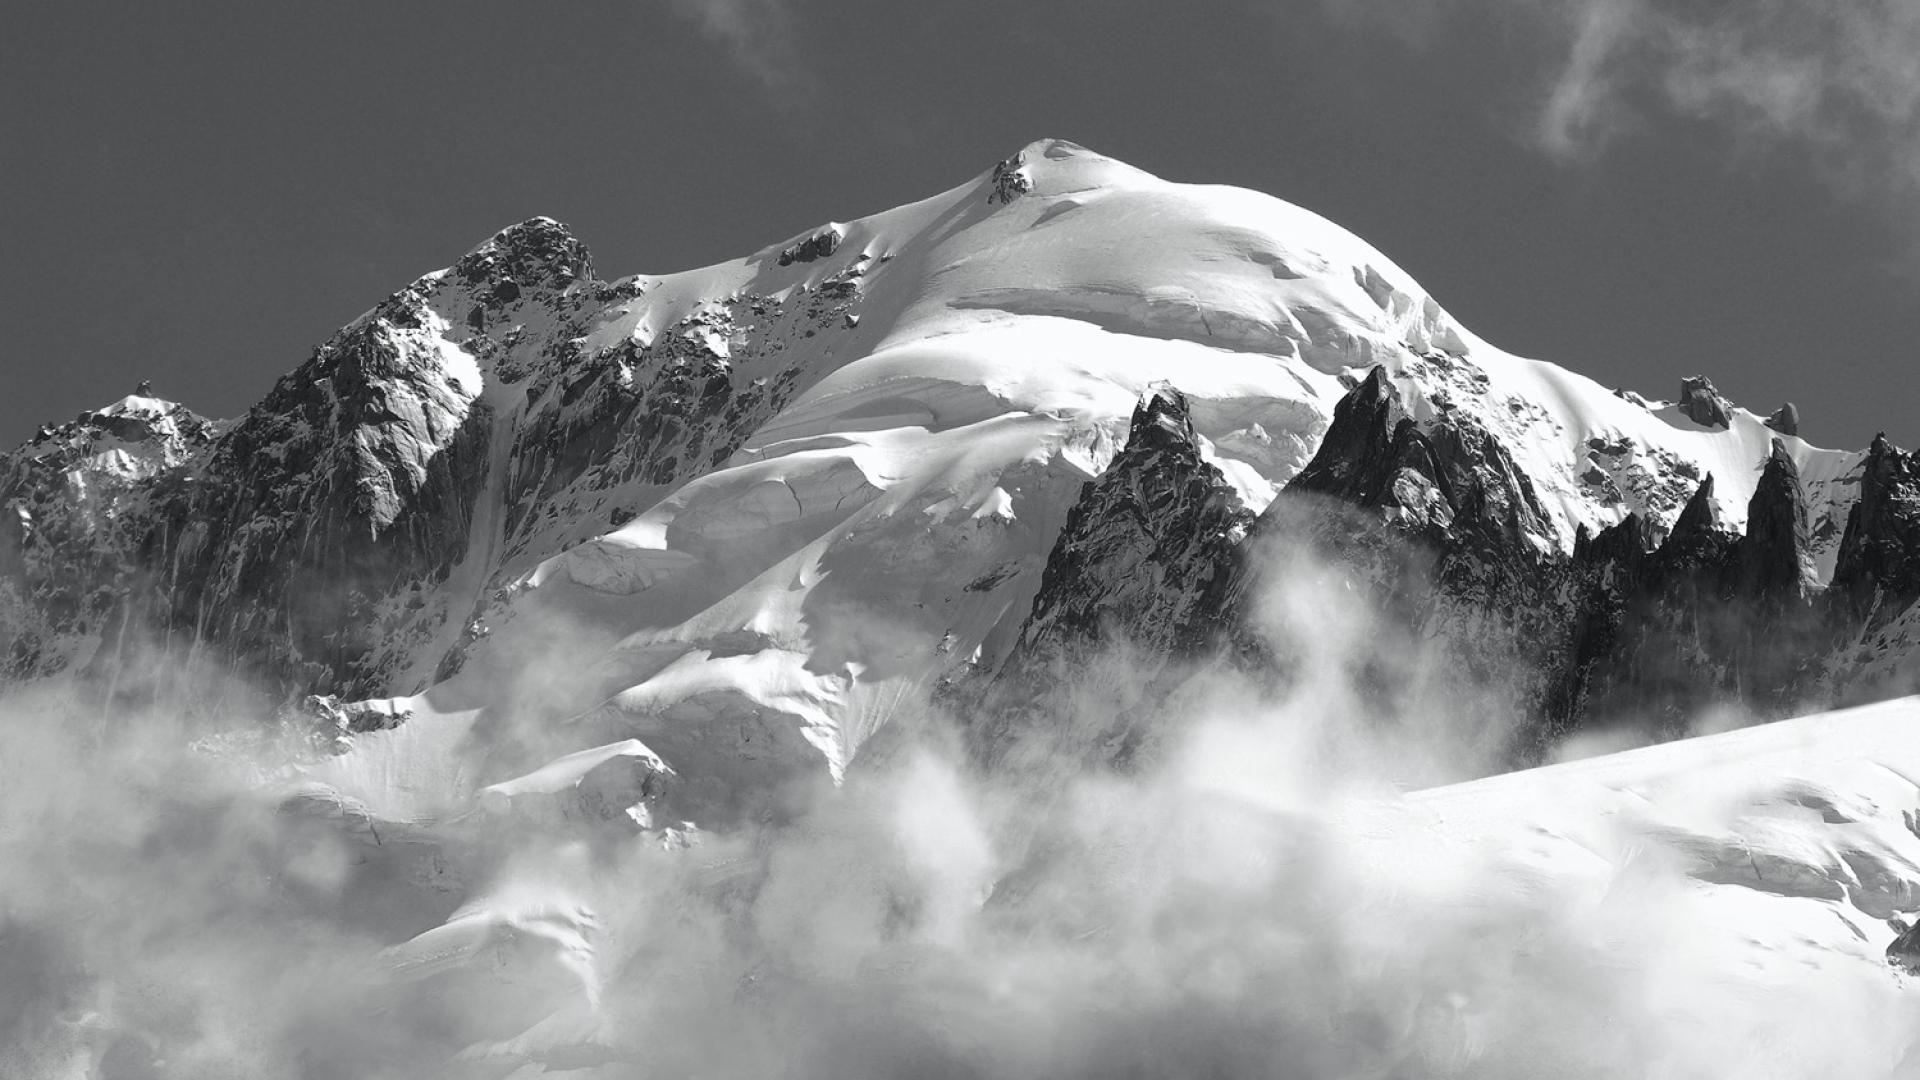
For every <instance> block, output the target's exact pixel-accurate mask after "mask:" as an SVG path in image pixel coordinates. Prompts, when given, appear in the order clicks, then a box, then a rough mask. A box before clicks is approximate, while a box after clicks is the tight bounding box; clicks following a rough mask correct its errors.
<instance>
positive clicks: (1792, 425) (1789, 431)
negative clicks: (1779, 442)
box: [1767, 401, 1800, 435]
mask: <svg viewBox="0 0 1920 1080" xmlns="http://www.w3.org/2000/svg"><path fill="white" fill-rule="evenodd" d="M1767 426H1768V427H1770V428H1772V429H1773V430H1775V431H1777V432H1779V433H1780V434H1782V435H1798V434H1800V410H1799V409H1798V408H1795V407H1794V404H1793V402H1791V401H1789V402H1787V403H1786V404H1785V405H1782V406H1780V407H1779V408H1778V409H1775V410H1774V411H1773V414H1772V415H1771V416H1768V417H1767Z"/></svg>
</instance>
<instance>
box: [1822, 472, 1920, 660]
mask: <svg viewBox="0 0 1920 1080" xmlns="http://www.w3.org/2000/svg"><path fill="white" fill-rule="evenodd" d="M1832 596H1833V601H1832V602H1833V604H1834V606H1835V608H1836V610H1837V613H1838V616H1839V619H1840V621H1841V622H1842V624H1848V623H1852V624H1857V625H1861V626H1863V627H1864V628H1866V629H1867V630H1869V631H1871V630H1877V629H1878V628H1879V627H1881V626H1883V625H1884V624H1885V623H1886V622H1887V621H1888V620H1890V619H1892V618H1893V617H1894V616H1896V615H1898V614H1899V613H1901V612H1902V611H1905V610H1906V609H1907V608H1909V607H1911V606H1912V605H1913V604H1914V602H1915V601H1916V600H1920V453H1912V454H1906V453H1902V452H1901V451H1900V450H1899V449H1897V448H1896V447H1895V446H1894V445H1893V444H1892V443H1891V442H1889V441H1887V437H1886V436H1885V435H1884V434H1883V435H1878V436H1875V437H1874V440H1873V445H1872V446H1871V447H1869V448H1868V450H1867V460H1866V463H1865V465H1864V466H1863V467H1862V469H1861V474H1860V499H1859V501H1858V502H1856V503H1855V504H1854V506H1853V510H1852V512H1851V513H1850V514H1849V515H1848V517H1847V528H1846V532H1845V533H1844V534H1843V535H1842V537H1841V540H1840V555H1839V559H1838V560H1837V562H1836V563H1835V564H1834V569H1833V582H1832Z"/></svg>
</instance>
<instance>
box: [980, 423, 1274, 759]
mask: <svg viewBox="0 0 1920 1080" xmlns="http://www.w3.org/2000/svg"><path fill="white" fill-rule="evenodd" d="M1253 521H1254V514H1253V512H1252V511H1251V510H1248V509H1247V508H1246V507H1245V506H1244V505H1243V504H1242V502H1241V500H1240V498H1239V496H1238V495H1237V494H1236V493H1235V491H1234V489H1233V488H1232V486H1231V485H1229V484H1228V483H1227V480H1226V478H1225V476H1223V475H1222V474H1221V472H1220V470H1219V469H1218V468H1216V467H1215V466H1214V465H1213V464H1211V463H1210V462H1208V461H1206V460H1205V459H1204V458H1203V456H1202V453H1201V449H1200V445H1199V439H1198V437H1197V436H1196V435H1195V433H1194V430H1193V422H1192V418H1191V414H1190V409H1189V405H1188V402H1187V399H1186V397H1185V396H1184V395H1182V394H1181V393H1180V392H1179V391H1177V390H1174V389H1172V388H1171V387H1165V388H1156V389H1154V390H1152V391H1150V392H1149V393H1148V394H1147V396H1146V397H1144V398H1142V399H1141V401H1140V404H1139V406H1138V407H1137V408H1135V409H1134V412H1133V419H1132V422H1131V424H1130V425H1129V427H1128V435H1127V442H1126V445H1125V446H1124V447H1123V448H1122V449H1121V450H1120V452H1119V453H1118V454H1117V455H1115V457H1114V458H1113V461H1112V462H1111V463H1110V464H1109V465H1108V467H1107V469H1106V471H1105V472H1103V473H1102V474H1101V475H1100V476H1099V477H1098V478H1097V479H1094V480H1091V481H1088V482H1087V483H1086V484H1085V485H1084V486H1083V487H1082V488H1081V489H1080V497H1079V498H1078V500H1076V501H1075V502H1074V504H1073V508H1072V510H1071V511H1069V512H1068V515H1067V519H1066V523H1065V524H1064V525H1063V526H1062V527H1061V529H1060V533H1059V536H1058V538H1057V539H1056V540H1055V541H1054V545H1053V550H1052V553H1051V554H1050V556H1049V557H1048V559H1047V562H1046V568H1045V570H1044V571H1043V572H1042V574H1041V578H1040V590H1039V593H1038V594H1037V595H1036V596H1035V597H1034V600H1033V606H1032V610H1031V613H1030V614H1029V616H1028V618H1027V620H1026V622H1025V623H1024V624H1023V625H1022V626H1021V630H1020V636H1019V638H1018V641H1017V643H1016V644H1015V646H1014V649H1013V652H1012V655H1011V656H1010V657H1009V659H1008V662H1007V663H1006V664H1005V665H1004V666H1003V667H1002V668H1001V669H1000V671H999V672H998V673H997V675H996V676H995V678H994V679H993V682H992V685H991V687H990V689H989V690H988V691H987V692H986V694H985V696H984V698H983V699H981V700H979V701H978V702H974V703H971V707H972V708H973V709H974V710H976V711H977V713H978V714H979V715H981V716H984V717H986V718H987V719H986V720H985V721H984V722H983V724H982V725H981V726H980V727H979V728H978V729H977V730H976V732H975V735H976V738H977V740H978V743H979V746H978V749H979V751H980V753H981V754H982V756H983V757H984V758H985V759H986V760H989V761H994V760H998V759H999V758H1001V757H1002V756H1003V755H1005V754H1006V753H1007V752H1008V750H1009V749H1010V746H1011V744H1012V743H1013V742H1015V741H1016V740H1019V739H1023V738H1040V739H1043V740H1045V741H1046V743H1047V751H1048V754H1049V755H1050V756H1051V755H1053V754H1055V753H1056V752H1057V751H1058V750H1059V749H1060V742H1061V741H1063V740H1064V741H1067V742H1070V743H1071V744H1073V746H1072V748H1073V750H1074V751H1075V752H1076V753H1092V754H1093V755H1095V756H1096V757H1104V758H1106V759H1108V760H1120V761H1124V760H1126V759H1127V758H1128V757H1130V756H1131V754H1132V753H1133V748H1134V745H1135V743H1136V741H1137V740H1138V739H1139V738H1140V737H1141V735H1142V732H1141V731H1140V730H1138V729H1137V728H1136V726H1135V723H1136V721H1137V720H1139V719H1140V717H1139V716H1137V715H1134V713H1133V707H1135V706H1149V705H1150V704H1151V702H1152V698H1153V697H1154V695H1155V694H1156V693H1158V692H1164V690H1166V689H1167V688H1168V686H1167V685H1166V684H1165V683H1164V682H1163V676H1169V677H1171V678H1173V679H1177V678H1178V677H1179V676H1180V675H1182V674H1184V671H1183V670H1182V669H1183V666H1184V665H1186V664H1190V663H1192V662H1194V661H1197V660H1199V659H1202V658H1203V657H1204V656H1205V655H1206V654H1207V653H1209V652H1211V651H1212V650H1213V649H1214V648H1215V647H1216V646H1217V645H1219V644H1220V643H1221V642H1222V641H1223V640H1224V639H1223V637H1222V633H1223V631H1224V630H1225V628H1226V624H1225V623H1224V622H1223V621H1222V619H1221V613H1222V612H1223V611H1224V610H1225V608H1226V605H1227V602H1228V596H1229V593H1230V589H1231V587H1232V572H1233V567H1234V553H1235V552H1236V551H1237V550H1238V549H1239V547H1240V546H1241V545H1242V544H1243V543H1244V542H1245V541H1246V537H1247V531H1248V529H1249V527H1250V526H1251V525H1252V524H1253ZM1116 655H1124V656H1125V657H1126V658H1127V661H1128V663H1129V670H1128V672H1127V673H1126V675H1125V676H1124V677H1123V678H1122V679H1120V680H1117V682H1116V683H1114V684H1110V685H1113V686H1117V687H1119V688H1120V689H1121V690H1122V698H1121V699H1112V700H1102V699H1101V698H1100V689H1101V688H1100V687H1099V686H1097V685H1091V684H1090V680H1089V676H1093V677H1094V678H1095V679H1097V668H1096V667H1094V666H1093V665H1096V664H1099V663H1102V662H1105V661H1107V660H1109V659H1110V658H1111V657H1113V656H1116ZM1136 694H1138V695H1140V696H1139V697H1136V696H1135V695H1136ZM1088 695H1091V696H1092V699H1093V700H1094V701H1097V702H1098V704H1096V705H1093V706H1092V707H1091V708H1085V707H1081V706H1080V705H1077V704H1076V701H1084V700H1086V699H1087V697H1088ZM1050 727H1064V728H1066V729H1068V730H1046V729H1047V728H1050ZM1074 728H1078V729H1079V730H1071V729H1074Z"/></svg>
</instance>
